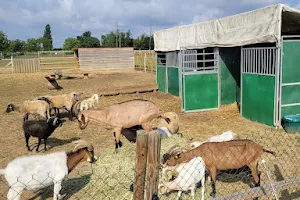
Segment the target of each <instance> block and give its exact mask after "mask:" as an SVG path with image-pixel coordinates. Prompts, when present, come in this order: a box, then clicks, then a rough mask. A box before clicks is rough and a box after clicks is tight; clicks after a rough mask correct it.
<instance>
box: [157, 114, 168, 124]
mask: <svg viewBox="0 0 300 200" xmlns="http://www.w3.org/2000/svg"><path fill="white" fill-rule="evenodd" d="M158 118H163V119H164V120H166V122H167V123H168V124H170V122H171V120H170V118H169V117H166V116H164V115H159V116H158Z"/></svg>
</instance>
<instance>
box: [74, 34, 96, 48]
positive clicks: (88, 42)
mask: <svg viewBox="0 0 300 200" xmlns="http://www.w3.org/2000/svg"><path fill="white" fill-rule="evenodd" d="M77 40H78V41H79V43H80V47H85V48H92V47H100V41H99V39H98V38H96V37H92V33H91V32H90V31H86V32H84V33H83V34H82V35H80V36H77Z"/></svg>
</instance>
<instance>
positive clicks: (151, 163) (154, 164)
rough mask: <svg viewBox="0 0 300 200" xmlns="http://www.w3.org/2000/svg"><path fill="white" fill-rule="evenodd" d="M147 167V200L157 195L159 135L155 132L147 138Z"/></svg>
mask: <svg viewBox="0 0 300 200" xmlns="http://www.w3.org/2000/svg"><path fill="white" fill-rule="evenodd" d="M148 137H149V138H148V165H147V166H148V167H147V171H148V174H147V192H146V195H147V199H148V200H151V199H152V196H153V194H157V193H158V181H159V167H160V147H161V135H160V134H159V133H158V131H157V130H155V131H151V132H150V133H149V136H148Z"/></svg>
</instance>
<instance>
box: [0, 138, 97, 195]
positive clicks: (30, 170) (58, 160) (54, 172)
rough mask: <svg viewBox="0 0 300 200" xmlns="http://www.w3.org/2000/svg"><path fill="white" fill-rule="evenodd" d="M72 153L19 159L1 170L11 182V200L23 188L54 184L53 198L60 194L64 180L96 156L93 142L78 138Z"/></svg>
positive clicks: (36, 187) (20, 192)
mask: <svg viewBox="0 0 300 200" xmlns="http://www.w3.org/2000/svg"><path fill="white" fill-rule="evenodd" d="M73 143H75V144H76V146H75V148H74V150H73V151H72V152H56V153H51V154H46V155H32V156H23V157H20V158H16V159H15V160H13V161H11V162H10V163H9V164H8V165H7V166H6V168H5V169H1V170H0V175H4V176H5V179H6V181H7V182H8V184H9V191H8V193H7V199H8V200H19V199H20V197H21V194H22V192H23V190H24V189H27V190H34V189H40V188H44V187H47V186H50V185H53V184H54V194H53V199H54V200H58V199H61V195H60V194H59V192H60V190H61V188H62V186H61V183H62V181H63V179H64V178H65V177H66V176H67V175H68V174H69V173H70V172H71V171H72V170H73V169H74V168H75V167H76V166H77V165H78V164H79V163H80V162H81V161H87V162H90V163H94V162H95V161H96V160H97V157H96V156H95V155H94V148H93V146H92V145H91V144H89V143H87V142H85V141H83V140H78V141H75V142H73Z"/></svg>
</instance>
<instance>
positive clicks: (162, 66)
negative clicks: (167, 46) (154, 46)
mask: <svg viewBox="0 0 300 200" xmlns="http://www.w3.org/2000/svg"><path fill="white" fill-rule="evenodd" d="M156 56H157V62H156V82H157V84H158V89H159V91H160V92H165V93H170V94H172V95H175V96H179V66H178V52H176V51H175V52H160V53H157V54H156Z"/></svg>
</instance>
